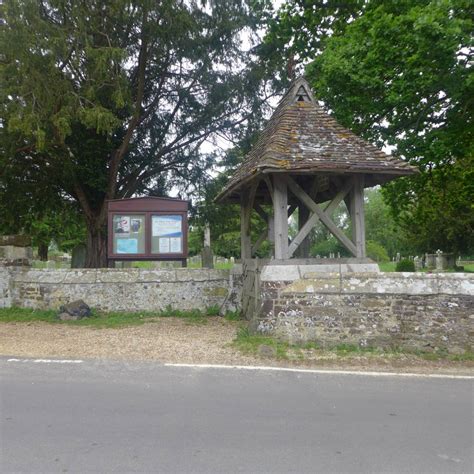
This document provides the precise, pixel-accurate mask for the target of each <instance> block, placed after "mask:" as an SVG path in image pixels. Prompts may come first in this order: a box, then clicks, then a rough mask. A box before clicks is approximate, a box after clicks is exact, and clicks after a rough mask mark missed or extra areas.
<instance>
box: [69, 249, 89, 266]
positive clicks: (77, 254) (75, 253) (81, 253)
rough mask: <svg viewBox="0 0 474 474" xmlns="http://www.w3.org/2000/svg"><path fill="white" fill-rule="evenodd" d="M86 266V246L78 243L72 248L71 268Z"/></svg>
mask: <svg viewBox="0 0 474 474" xmlns="http://www.w3.org/2000/svg"><path fill="white" fill-rule="evenodd" d="M85 266H86V246H85V245H84V244H79V245H76V246H75V247H74V248H73V249H72V258H71V268H85Z"/></svg>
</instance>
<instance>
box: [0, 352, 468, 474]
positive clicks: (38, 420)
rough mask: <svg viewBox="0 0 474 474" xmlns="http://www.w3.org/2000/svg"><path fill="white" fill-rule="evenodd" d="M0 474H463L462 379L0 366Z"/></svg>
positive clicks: (102, 365) (141, 366)
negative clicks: (411, 473)
mask: <svg viewBox="0 0 474 474" xmlns="http://www.w3.org/2000/svg"><path fill="white" fill-rule="evenodd" d="M0 371H1V389H0V395H1V405H0V408H1V413H0V414H1V418H0V420H1V429H0V435H1V439H0V441H1V453H0V455H1V459H0V470H1V471H2V472H81V473H84V472H101V473H105V472H206V473H208V472H210V473H228V472H252V473H256V472H272V473H276V472H322V473H323V472H363V473H367V472H377V473H380V472H413V473H422V472H430V473H434V472H442V473H447V472H466V473H467V472H473V453H472V448H473V381H472V380H453V379H427V378H400V377H371V376H362V375H334V374H324V375H321V374H306V373H291V372H290V373H289V372H274V371H243V370H237V369H232V370H228V369H202V368H201V369H196V368H182V367H164V366H162V365H159V364H156V363H155V364H148V363H135V364H128V363H110V362H100V361H86V362H84V363H81V364H58V363H52V364H49V363H35V362H32V361H27V362H24V361H16V362H15V361H13V362H8V361H7V360H6V359H1V360H0Z"/></svg>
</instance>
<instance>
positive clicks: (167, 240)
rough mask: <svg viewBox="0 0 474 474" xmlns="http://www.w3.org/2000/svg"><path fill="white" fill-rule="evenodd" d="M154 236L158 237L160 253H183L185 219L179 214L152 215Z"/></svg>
mask: <svg viewBox="0 0 474 474" xmlns="http://www.w3.org/2000/svg"><path fill="white" fill-rule="evenodd" d="M151 232H152V237H158V238H159V240H158V242H159V245H158V250H159V253H182V251H183V219H182V216H177V215H170V216H166V215H160V216H152V221H151Z"/></svg>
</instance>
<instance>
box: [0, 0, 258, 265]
mask: <svg viewBox="0 0 474 474" xmlns="http://www.w3.org/2000/svg"><path fill="white" fill-rule="evenodd" d="M266 10H267V1H265V0H261V1H260V0H258V1H251V2H247V1H241V0H222V1H219V2H210V1H203V2H175V1H168V0H166V1H163V2H150V1H149V0H137V1H135V2H132V3H130V2H127V1H124V0H111V1H110V2H107V3H106V4H104V3H103V2H97V1H95V0H85V1H81V2H76V1H72V0H66V1H62V0H61V1H59V0H44V1H40V2H37V1H34V0H11V1H9V2H8V3H6V4H5V5H3V8H2V17H3V18H4V19H5V24H4V25H2V27H1V28H0V49H1V51H2V67H1V69H0V104H1V108H2V127H1V128H0V169H2V174H3V170H6V173H5V174H6V175H7V176H2V180H5V181H7V177H8V183H9V184H8V187H9V189H13V187H15V186H16V189H17V191H16V192H17V193H18V194H24V195H26V194H28V193H30V194H31V199H32V200H34V199H35V198H36V197H38V196H43V197H45V198H47V199H46V201H47V204H48V206H47V207H45V209H50V210H55V209H56V207H54V206H50V205H49V202H50V201H56V200H57V199H59V200H60V201H73V202H75V203H76V204H77V205H78V207H79V208H80V211H81V215H82V217H83V222H84V224H85V226H86V227H87V244H88V256H87V262H86V265H87V266H103V265H105V237H106V235H105V225H106V201H107V199H112V198H120V197H131V196H133V195H137V194H138V195H140V194H150V195H160V194H161V195H163V194H165V193H166V192H167V191H169V190H170V189H172V188H175V189H176V188H178V189H179V190H180V192H185V191H188V188H189V187H191V188H194V187H196V186H198V185H199V183H201V182H202V181H203V180H204V179H205V176H206V173H207V172H208V170H209V169H210V167H211V166H212V165H213V164H214V163H215V160H216V156H214V155H213V154H204V153H202V151H201V145H202V144H203V143H204V141H206V140H213V139H215V137H216V136H217V135H216V134H217V133H221V134H224V135H226V136H228V137H229V138H233V139H236V140H240V139H243V138H245V137H246V136H247V135H248V130H249V129H250V130H253V129H256V128H257V127H258V124H259V123H260V121H261V118H262V104H261V101H260V100H259V99H258V96H259V87H260V85H261V82H262V69H261V68H259V66H258V65H257V64H256V62H255V59H256V58H255V55H253V54H252V52H251V51H248V50H247V49H248V48H246V47H245V45H244V44H243V43H242V41H241V34H242V32H243V31H245V32H247V33H248V34H249V39H250V40H251V42H253V40H254V39H255V38H254V34H253V33H254V31H255V30H256V29H258V28H259V26H260V22H261V18H262V15H264V14H265V12H266ZM9 199H10V196H9V195H8V192H7V191H6V190H4V189H2V188H0V206H2V205H6V204H1V203H7V202H8V200H9ZM21 225H23V223H22V224H21Z"/></svg>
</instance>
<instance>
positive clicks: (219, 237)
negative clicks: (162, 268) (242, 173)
mask: <svg viewBox="0 0 474 474" xmlns="http://www.w3.org/2000/svg"><path fill="white" fill-rule="evenodd" d="M239 150H240V151H237V149H233V150H231V151H230V152H228V154H227V156H226V160H225V161H224V163H223V165H224V167H225V171H224V172H223V173H221V174H220V175H219V176H218V177H217V178H215V179H213V180H210V181H209V182H207V183H206V186H204V187H203V188H201V190H200V193H199V196H198V199H199V201H198V203H197V206H196V209H195V210H194V211H195V212H194V215H193V218H192V232H191V236H190V243H191V245H192V247H190V248H191V249H192V252H193V254H197V253H199V252H201V250H202V246H203V239H204V227H205V225H206V222H207V223H209V225H210V228H211V247H212V251H213V253H214V255H219V256H221V257H225V258H230V257H235V258H240V245H241V234H240V206H239V205H237V204H226V205H222V204H217V203H216V202H215V201H214V198H215V197H216V196H217V194H218V193H219V192H220V191H221V189H222V187H223V186H224V184H225V182H226V180H227V179H228V176H230V175H231V174H232V173H233V170H234V169H235V167H236V166H237V165H238V164H239V163H240V162H241V160H242V159H243V152H244V150H245V146H244V145H243V146H242V147H240V148H239ZM264 207H265V206H264ZM265 210H266V211H267V212H271V207H268V208H266V209H265ZM265 229H266V223H265V222H264V221H263V220H262V219H261V218H260V217H259V216H258V215H257V213H256V212H255V211H252V216H251V237H252V242H255V241H256V240H257V239H258V237H259V235H260V234H261V233H262V232H263V231H264V230H265ZM270 253H271V244H270V242H268V241H264V242H263V244H262V245H261V247H260V248H259V250H258V251H257V253H256V255H257V257H260V258H264V257H267V256H269V255H270Z"/></svg>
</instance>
